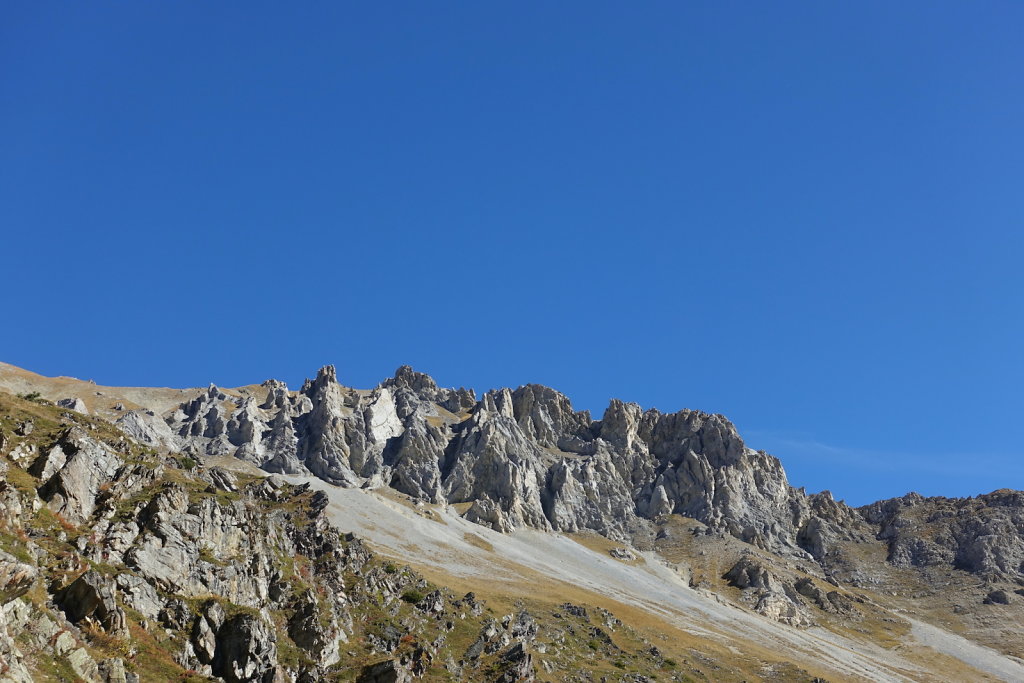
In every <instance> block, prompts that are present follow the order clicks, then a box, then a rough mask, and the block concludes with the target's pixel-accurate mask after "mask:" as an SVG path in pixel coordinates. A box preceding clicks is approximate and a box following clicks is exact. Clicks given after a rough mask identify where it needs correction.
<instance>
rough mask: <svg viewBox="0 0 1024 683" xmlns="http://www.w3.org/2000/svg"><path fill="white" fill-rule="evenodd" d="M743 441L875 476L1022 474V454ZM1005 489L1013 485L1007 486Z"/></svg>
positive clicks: (762, 435)
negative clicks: (903, 474)
mask: <svg viewBox="0 0 1024 683" xmlns="http://www.w3.org/2000/svg"><path fill="white" fill-rule="evenodd" d="M744 437H745V440H746V441H747V443H748V445H750V446H751V447H752V448H763V449H764V450H766V451H768V452H769V453H771V454H772V455H774V456H776V457H777V458H779V459H780V460H782V464H783V465H786V464H787V462H789V463H792V462H794V461H797V460H799V461H802V462H819V463H821V464H829V465H833V466H838V467H845V466H857V467H866V468H870V469H872V470H874V471H876V472H890V473H892V472H917V473H927V474H931V475H938V476H947V477H950V476H955V477H967V478H977V479H981V478H985V477H991V476H992V474H993V472H998V473H999V474H1000V475H1002V476H1003V477H1004V478H1005V477H1006V476H1007V475H1010V476H1014V475H1019V474H1022V473H1024V457H1022V455H1021V453H1019V452H1018V453H1012V454H1011V453H998V454H997V453H971V452H960V453H956V452H938V451H930V452H927V453H920V452H907V451H890V450H876V449H869V448H857V447H848V446H836V445H832V444H827V443H823V442H821V441H819V440H817V439H815V438H813V437H811V436H807V435H800V434H786V433H780V432H772V431H762V430H749V429H748V430H746V431H745V433H744ZM1007 485H1012V484H1011V482H1007Z"/></svg>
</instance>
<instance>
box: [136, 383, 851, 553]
mask: <svg viewBox="0 0 1024 683" xmlns="http://www.w3.org/2000/svg"><path fill="white" fill-rule="evenodd" d="M262 389H263V390H264V391H265V394H264V397H263V398H262V399H260V398H259V397H257V396H254V395H247V396H244V397H242V396H235V395H231V394H229V393H227V392H226V391H224V390H221V389H219V388H217V387H215V386H210V387H209V388H208V389H207V390H206V391H204V392H203V393H202V394H200V395H199V396H197V397H196V398H194V399H192V400H191V401H188V402H186V403H183V404H182V405H181V406H180V407H179V408H177V409H176V410H174V411H173V412H172V413H171V414H170V415H168V416H167V417H166V425H167V428H168V429H167V431H168V432H170V434H169V435H168V434H167V433H165V432H164V430H162V429H161V428H160V427H159V426H158V425H156V424H153V423H152V420H151V419H149V417H146V416H145V415H146V414H145V413H138V412H137V411H131V412H129V413H127V414H125V415H124V416H123V417H122V418H121V419H120V423H121V424H122V426H124V427H125V428H126V429H128V430H129V432H130V433H131V434H133V436H135V437H136V438H138V439H140V440H142V441H144V442H146V443H149V444H154V445H156V444H166V443H175V444H176V445H177V446H178V447H180V448H182V449H183V450H185V451H187V452H192V453H197V454H206V455H234V456H236V457H238V458H241V459H244V460H247V461H249V462H252V463H254V464H256V465H258V466H259V467H262V468H263V469H265V470H267V471H270V472H282V473H290V474H313V475H315V476H318V477H320V478H322V479H324V480H326V481H328V482H331V483H333V484H338V485H342V486H350V487H369V488H377V487H386V486H390V487H393V488H395V489H397V490H398V491H401V492H403V493H406V494H409V495H411V496H413V497H416V498H420V499H423V500H427V501H430V502H434V503H449V504H456V503H469V504H470V505H469V508H468V511H467V513H466V514H467V517H468V518H469V519H471V520H473V521H476V522H479V523H481V524H485V525H488V526H491V527H492V528H495V529H500V530H502V531H512V530H514V529H516V528H519V527H524V526H525V527H533V528H537V529H554V530H559V531H569V532H574V531H581V530H593V531H597V532H599V533H602V534H605V535H607V536H609V537H612V538H618V539H623V540H625V539H628V538H631V537H634V536H636V535H637V534H641V535H642V534H643V533H645V530H646V529H648V528H649V526H650V523H649V522H650V520H653V519H656V518H658V517H659V516H660V515H667V514H673V513H675V514H682V515H686V516H689V517H693V518H695V519H698V520H700V521H701V522H703V523H705V524H707V525H709V526H711V527H713V528H716V529H720V530H723V531H725V532H727V533H729V534H732V535H734V536H736V537H737V538H740V539H742V540H744V541H746V542H748V543H752V544H754V545H756V546H758V547H762V548H772V549H774V550H777V551H782V552H787V553H792V554H797V555H803V554H804V553H805V552H810V553H811V554H814V553H823V552H825V550H824V546H825V545H827V543H828V542H829V540H830V539H831V538H832V536H835V535H837V534H836V530H837V529H838V528H839V527H840V526H841V521H842V520H840V519H838V517H837V515H839V516H842V515H844V514H846V510H848V508H845V507H844V506H839V505H838V504H835V503H834V501H833V504H832V505H831V506H828V505H821V504H816V503H815V500H814V499H813V497H808V496H806V495H805V494H804V493H803V492H801V491H796V490H794V489H793V488H792V487H790V486H789V484H788V482H787V480H786V476H785V473H784V472H783V470H782V466H781V465H780V464H779V461H778V460H777V459H775V458H773V457H771V456H769V455H767V454H766V453H763V452H759V451H754V450H752V449H750V448H748V447H747V446H746V445H745V444H744V443H743V441H742V439H741V438H740V437H739V435H738V434H737V432H736V429H735V427H734V426H733V425H732V423H730V422H729V421H728V420H727V419H725V418H724V417H722V416H721V415H709V414H707V413H702V412H699V411H690V410H684V411H681V412H678V413H671V414H663V413H660V412H659V411H657V410H653V409H652V410H646V411H645V410H642V409H641V408H640V407H639V406H637V405H635V404H629V403H623V402H621V401H612V402H611V404H610V405H609V406H608V409H607V410H606V411H605V413H604V415H603V416H602V417H601V419H600V420H593V419H592V418H591V417H590V415H589V413H587V412H586V411H575V410H574V409H573V407H572V404H571V403H570V401H569V399H568V398H567V397H566V396H564V395H562V394H560V393H558V392H557V391H555V390H553V389H550V388H548V387H544V386H540V385H535V384H530V385H526V386H522V387H519V388H518V389H516V390H514V391H513V390H508V389H500V390H495V391H489V392H487V393H486V394H484V395H483V397H482V398H480V399H479V400H477V397H476V394H475V393H474V392H473V391H472V390H468V389H442V388H440V387H438V386H437V384H436V383H435V382H434V380H433V379H431V378H430V377H429V376H427V375H425V374H422V373H419V372H416V371H414V370H412V369H411V368H409V367H407V366H403V367H401V368H399V369H398V371H397V372H396V373H395V376H394V377H392V378H389V379H387V380H385V381H384V382H383V383H381V385H380V386H378V387H376V388H375V389H373V390H371V391H356V390H353V389H349V388H346V387H345V386H343V385H342V384H340V383H339V382H338V378H337V374H336V372H335V369H334V367H333V366H327V367H324V368H322V369H321V370H320V372H319V373H317V376H316V377H315V378H314V379H312V380H307V381H306V382H305V384H304V385H303V386H302V387H301V388H300V389H299V391H297V392H289V391H288V390H287V387H285V386H284V385H283V384H282V383H280V382H277V381H274V380H269V381H267V382H265V383H264V384H263V385H262ZM838 535H840V536H841V534H838Z"/></svg>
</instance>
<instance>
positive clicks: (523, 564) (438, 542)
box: [289, 477, 1024, 681]
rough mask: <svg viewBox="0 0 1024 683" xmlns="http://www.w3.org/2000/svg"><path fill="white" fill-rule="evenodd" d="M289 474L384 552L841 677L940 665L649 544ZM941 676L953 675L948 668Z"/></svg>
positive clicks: (921, 672) (949, 641)
mask: <svg viewBox="0 0 1024 683" xmlns="http://www.w3.org/2000/svg"><path fill="white" fill-rule="evenodd" d="M289 479H290V480H291V481H293V482H294V483H309V484H310V485H311V486H313V487H314V488H317V489H321V490H324V491H326V492H327V494H328V496H329V497H330V500H331V506H330V508H329V511H330V513H331V515H332V516H333V519H334V521H335V523H336V524H337V525H338V526H339V527H340V528H341V529H342V530H344V531H351V532H353V533H355V534H357V535H359V536H362V537H363V538H365V539H367V540H368V541H370V542H371V543H372V544H373V545H374V546H375V547H377V548H378V549H380V550H381V551H382V552H384V553H385V554H390V555H392V556H394V557H396V558H402V559H403V560H404V561H406V562H408V563H410V564H412V565H414V566H416V565H419V566H425V567H432V568H435V569H437V570H440V571H442V572H444V573H445V574H448V575H452V576H457V577H462V578H467V579H479V580H486V581H488V582H491V583H493V582H504V583H507V584H509V585H512V584H519V585H521V584H522V583H523V581H524V577H529V576H537V575H540V576H542V577H546V578H550V579H553V580H556V581H562V582H564V583H566V584H570V585H573V586H576V587H581V588H585V589H589V590H591V591H593V592H594V593H596V594H598V595H602V596H607V597H609V598H612V599H614V600H617V601H619V602H622V603H626V604H630V605H634V606H636V607H639V608H641V609H644V610H646V611H648V612H650V613H652V614H658V615H660V616H661V617H662V618H663V619H664V620H665V621H666V622H668V623H671V624H672V625H674V626H676V627H677V628H681V629H683V630H685V631H687V632H689V633H692V634H694V635H697V636H702V637H705V638H713V639H715V640H718V641H722V640H723V639H725V640H726V641H727V642H729V643H730V644H731V645H733V646H734V647H736V648H737V649H739V650H742V649H743V646H744V643H749V642H754V643H757V644H759V645H761V646H765V647H768V648H771V649H772V650H773V651H775V652H785V653H792V659H793V660H794V661H796V662H797V663H800V662H801V661H803V662H811V661H813V662H816V663H818V664H819V665H820V666H822V667H824V668H828V669H830V670H832V671H834V672H835V674H837V675H838V676H839V677H842V678H848V679H854V680H871V681H907V680H934V676H935V674H936V673H938V672H936V671H931V672H929V671H927V670H925V669H923V668H922V667H921V666H920V665H919V664H917V663H914V662H912V661H910V660H909V659H908V658H905V657H903V656H902V655H901V653H900V652H895V651H891V650H886V649H883V648H881V647H879V646H877V645H874V644H872V643H870V642H864V641H855V640H852V639H850V638H846V637H843V636H840V635H837V634H835V633H832V632H830V631H827V630H825V629H822V628H812V629H806V630H800V629H795V628H791V627H788V626H784V625H782V624H779V623H777V622H774V621H771V620H768V619H765V618H762V617H761V616H759V615H756V614H753V613H751V612H748V611H746V610H743V609H740V608H737V607H735V606H733V605H731V604H728V603H726V602H724V601H722V600H720V599H718V598H717V597H716V596H715V595H714V594H712V593H709V592H704V591H701V590H694V589H691V588H689V586H688V585H687V584H686V583H685V582H684V581H683V579H682V578H680V576H679V575H678V574H676V573H675V571H673V569H672V568H671V567H669V566H667V565H666V564H665V563H664V562H662V561H661V560H660V558H659V557H657V556H656V555H654V554H651V553H647V554H645V555H644V557H643V560H644V561H643V562H642V563H639V564H636V565H629V564H625V563H622V562H619V561H617V560H614V559H612V558H611V557H609V556H607V555H605V554H603V553H599V552H596V551H593V550H590V549H588V548H586V547H584V546H582V545H580V544H579V543H577V542H575V541H573V540H572V539H570V538H568V537H566V536H563V535H560V534H552V533H544V532H540V531H535V530H530V529H524V530H520V531H517V532H515V533H514V534H508V535H505V534H500V533H497V532H494V531H491V530H490V529H487V528H485V527H481V526H479V525H476V524H473V523H470V522H467V521H465V520H464V519H462V518H461V517H459V516H458V515H457V514H456V513H455V511H454V510H452V509H438V508H434V507H432V506H428V508H424V509H416V508H413V507H411V506H409V505H407V504H403V503H401V502H398V501H395V500H392V499H390V498H387V497H385V496H382V495H380V494H377V493H374V492H371V491H364V490H357V489H343V488H338V487H334V486H331V485H329V484H326V483H324V482H323V481H321V480H319V479H314V478H306V477H289ZM467 538H468V539H469V540H467ZM477 539H480V540H482V541H484V543H480V542H479V540H477ZM488 544H489V545H490V546H492V547H493V550H489V549H488V548H487V545H488ZM481 546H483V547H481ZM911 640H912V642H908V643H907V645H906V647H907V649H909V650H912V649H914V648H915V647H917V646H918V645H924V646H927V647H931V648H934V649H935V650H937V651H939V652H942V653H944V654H947V655H949V656H952V657H955V658H956V659H959V660H961V661H962V662H964V663H965V664H967V665H969V666H971V667H973V668H975V669H976V670H978V673H977V676H973V675H972V676H971V677H970V678H965V679H964V680H986V679H989V680H991V677H993V676H994V677H997V678H999V679H1002V680H1007V681H1018V680H1024V667H1021V665H1020V664H1018V663H1017V662H1015V661H1014V660H1012V659H1009V658H1007V657H1004V656H1002V655H1000V654H999V653H997V652H995V651H993V650H990V649H988V648H984V647H981V646H979V645H975V644H973V643H971V642H970V641H967V640H965V639H963V638H961V637H959V636H956V635H954V634H951V633H947V632H945V631H942V630H941V629H938V628H935V627H932V626H928V625H926V624H921V623H920V622H914V639H911ZM981 672H985V673H984V674H983V673H981ZM986 674H988V675H986ZM943 679H944V680H951V679H950V678H949V677H948V676H943Z"/></svg>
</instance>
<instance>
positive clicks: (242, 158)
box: [0, 0, 1024, 503]
mask: <svg viewBox="0 0 1024 683" xmlns="http://www.w3.org/2000/svg"><path fill="white" fill-rule="evenodd" d="M0 15H2V16H0V130H2V131H3V144H2V145H0V224H2V228H0V229H2V248H0V255H2V260H0V262H2V264H3V266H2V268H3V273H4V276H5V278H6V280H7V282H8V290H7V292H8V294H7V296H6V297H4V306H3V314H2V318H0V319H2V321H3V322H2V324H0V330H2V334H0V358H2V359H3V360H5V361H7V362H11V363H14V364H16V365H20V366H23V367H27V368H29V369H32V370H35V371H37V372H41V373H44V374H49V375H54V374H66V375H73V376H77V377H81V378H93V379H96V380H97V381H98V382H100V383H104V384H142V385H172V386H189V385H202V384H206V383H208V382H210V381H214V382H216V383H218V384H221V385H225V386H232V385H239V384H246V383H251V382H258V381H261V380H263V379H265V378H267V377H278V378H281V379H284V380H286V381H288V382H289V383H290V384H291V385H293V386H295V385H298V384H299V383H300V382H301V381H302V379H303V378H304V377H306V376H309V375H312V374H313V373H314V372H315V371H316V369H317V368H318V367H319V366H320V365H322V364H326V363H334V364H336V365H337V366H338V370H339V376H340V378H341V379H342V380H343V381H344V382H346V383H348V384H351V385H355V386H361V387H367V386H372V385H374V384H376V383H377V382H378V381H380V380H381V379H382V378H384V377H385V376H388V375H390V374H391V373H392V372H393V371H394V369H395V368H396V367H397V366H398V365H400V364H405V363H408V364H411V365H413V366H414V367H416V368H417V369H421V370H423V371H426V372H429V373H431V374H432V375H434V376H435V377H436V378H437V380H438V381H439V382H440V383H442V384H444V385H467V386H472V387H475V388H476V389H477V390H483V389H487V388H489V387H494V386H501V385H511V386H516V385H519V384H523V383H526V382H540V383H544V384H548V385H551V386H554V387H556V388H558V389H560V390H562V391H563V392H565V393H567V394H568V395H569V396H570V397H571V398H572V399H573V400H574V402H575V404H576V405H577V406H578V407H581V408H588V409H590V410H592V411H594V412H595V413H596V415H595V416H599V415H600V413H601V412H602V411H603V409H604V406H605V405H606V404H607V399H608V398H610V397H612V396H615V397H619V398H622V399H624V400H630V401H636V402H638V403H640V404H642V405H644V406H656V407H658V408H659V409H661V410H665V411H670V410H677V409H680V408H700V409H703V410H707V411H710V412H721V413H724V414H726V415H728V416H729V417H730V418H732V419H733V421H734V422H735V423H736V424H737V425H738V426H739V428H740V430H741V432H742V433H743V435H744V436H745V437H746V439H747V441H748V443H749V444H750V445H751V446H753V447H755V448H765V449H767V450H769V451H770V452H772V453H774V454H775V455H777V456H779V457H780V458H782V460H783V463H784V464H785V466H786V468H787V470H788V471H789V473H790V478H791V479H792V481H793V482H794V483H795V484H797V485H806V486H808V488H810V489H812V490H820V489H822V488H829V489H831V490H832V491H834V492H835V494H836V495H837V497H845V498H846V499H847V500H849V501H850V502H853V503H864V502H867V501H869V500H873V499H876V498H880V497H888V496H893V495H900V494H902V493H905V492H906V491H909V490H917V491H920V492H922V493H925V494H944V495H969V494H974V493H980V492H985V491H989V490H992V489H995V488H999V487H1004V486H1005V487H1012V488H1024V460H1022V450H1024V446H1022V443H1024V438H1022V437H1024V419H1022V408H1024V405H1022V404H1024V401H1022V399H1021V396H1022V386H1024V361H1022V357H1021V351H1022V337H1024V274H1022V267H1021V260H1022V256H1024V230H1022V228H1024V225H1022V223H1024V219H1022V217H1024V123H1022V122H1024V40H1021V35H1022V31H1024V4H1022V3H1019V2H998V1H992V2H984V3H973V2H933V1H928V2H909V1H905V2H891V1H888V0H887V1H885V2H857V3H820V2H810V1H808V2H802V3H787V2H772V3H762V2H745V3H738V2H685V3H684V2H675V1H673V2H652V3H639V4H637V3H606V2H590V1H588V2H561V3H550V2H519V3H512V4H509V3H505V4H501V3H465V2H458V3H444V2H429V3H426V2H395V3H360V4H356V3H337V2H325V3H312V2H308V3H307V2H304V3H292V4H289V5H284V4H281V3H260V2H249V1H246V2H217V3H200V2H174V3H158V2H119V3H104V2H77V3H44V2H37V1H35V0H33V1H31V2H7V3H5V4H4V6H3V8H2V9H0Z"/></svg>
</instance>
